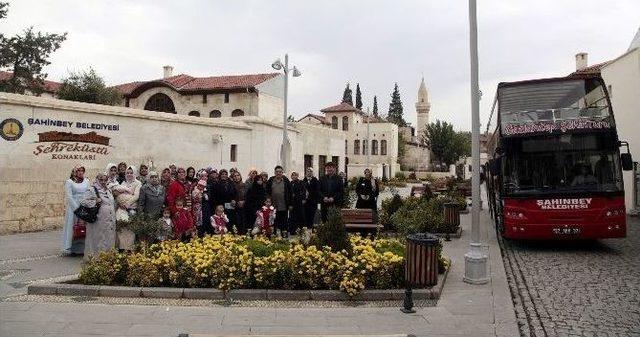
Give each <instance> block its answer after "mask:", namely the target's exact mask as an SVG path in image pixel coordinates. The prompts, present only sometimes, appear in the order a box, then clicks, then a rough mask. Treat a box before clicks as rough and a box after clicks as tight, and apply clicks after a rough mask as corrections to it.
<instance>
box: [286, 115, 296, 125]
mask: <svg viewBox="0 0 640 337" xmlns="http://www.w3.org/2000/svg"><path fill="white" fill-rule="evenodd" d="M295 121H296V119H295V118H293V116H292V115H289V116H288V117H287V122H289V123H293V122H295Z"/></svg>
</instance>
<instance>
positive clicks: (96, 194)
mask: <svg viewBox="0 0 640 337" xmlns="http://www.w3.org/2000/svg"><path fill="white" fill-rule="evenodd" d="M107 181H108V177H107V175H106V174H104V173H102V172H100V173H98V175H97V176H96V180H95V182H94V183H93V186H91V187H90V188H88V189H87V191H86V192H85V193H84V196H83V199H82V202H81V203H80V204H81V205H83V206H85V207H96V206H98V207H100V208H99V210H98V218H97V220H96V221H95V222H94V223H91V224H88V226H87V236H86V238H85V242H84V259H85V260H88V259H89V258H90V257H91V256H92V255H95V254H97V253H99V252H103V251H108V250H111V249H113V247H114V246H115V241H116V214H115V208H114V204H115V203H114V200H113V194H111V190H110V189H109V188H108V187H107Z"/></svg>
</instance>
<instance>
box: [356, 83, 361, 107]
mask: <svg viewBox="0 0 640 337" xmlns="http://www.w3.org/2000/svg"><path fill="white" fill-rule="evenodd" d="M356 109H359V110H362V93H361V92H360V83H357V84H356Z"/></svg>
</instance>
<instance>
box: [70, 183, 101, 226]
mask: <svg viewBox="0 0 640 337" xmlns="http://www.w3.org/2000/svg"><path fill="white" fill-rule="evenodd" d="M93 189H94V191H96V197H97V198H100V194H99V193H98V189H97V188H96V187H95V186H94V187H93ZM101 204H102V203H99V204H98V203H96V206H94V207H86V206H83V205H80V207H78V208H77V209H76V210H75V211H73V214H75V215H76V216H77V217H78V218H80V219H82V220H84V221H85V222H88V223H94V222H96V220H98V211H99V210H100V205H101Z"/></svg>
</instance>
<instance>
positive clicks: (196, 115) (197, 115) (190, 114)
mask: <svg viewBox="0 0 640 337" xmlns="http://www.w3.org/2000/svg"><path fill="white" fill-rule="evenodd" d="M189 116H193V117H200V112H199V111H195V110H193V111H190V112H189Z"/></svg>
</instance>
